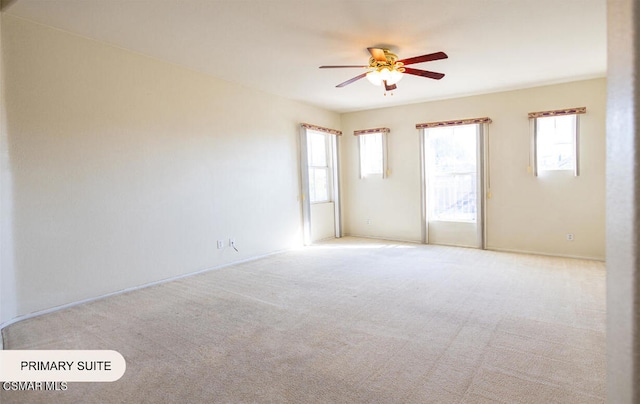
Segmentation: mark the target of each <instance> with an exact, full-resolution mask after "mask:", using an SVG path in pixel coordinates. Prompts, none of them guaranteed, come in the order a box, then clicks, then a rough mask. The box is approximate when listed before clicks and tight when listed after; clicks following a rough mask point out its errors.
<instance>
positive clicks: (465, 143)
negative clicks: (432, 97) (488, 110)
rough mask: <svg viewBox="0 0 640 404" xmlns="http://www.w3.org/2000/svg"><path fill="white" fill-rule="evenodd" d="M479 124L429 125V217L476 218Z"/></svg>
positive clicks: (451, 219) (470, 219) (432, 218)
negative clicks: (433, 126) (431, 126)
mask: <svg viewBox="0 0 640 404" xmlns="http://www.w3.org/2000/svg"><path fill="white" fill-rule="evenodd" d="M477 131H478V125H477V124H471V125H460V126H445V127H436V128H428V129H427V130H426V139H427V143H426V145H425V146H426V150H425V153H426V157H427V167H426V168H427V173H428V183H429V186H428V189H429V191H428V193H429V201H430V203H429V218H430V220H440V221H443V220H444V221H471V222H474V221H476V217H477V215H476V212H477V200H478V198H477V189H478V188H477V178H478V174H477V143H476V140H477Z"/></svg>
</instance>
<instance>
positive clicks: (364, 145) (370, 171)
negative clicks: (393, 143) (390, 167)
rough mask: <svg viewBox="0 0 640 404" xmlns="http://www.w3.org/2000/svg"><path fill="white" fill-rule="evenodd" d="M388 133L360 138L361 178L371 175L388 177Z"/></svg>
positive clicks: (364, 135) (372, 134) (377, 133)
mask: <svg viewBox="0 0 640 404" xmlns="http://www.w3.org/2000/svg"><path fill="white" fill-rule="evenodd" d="M385 135H386V133H384V132H375V133H368V134H363V135H359V136H358V139H359V140H358V141H359V142H360V178H365V177H367V176H369V175H381V176H382V177H383V178H384V177H386V170H387V167H386V154H387V153H386V136H385Z"/></svg>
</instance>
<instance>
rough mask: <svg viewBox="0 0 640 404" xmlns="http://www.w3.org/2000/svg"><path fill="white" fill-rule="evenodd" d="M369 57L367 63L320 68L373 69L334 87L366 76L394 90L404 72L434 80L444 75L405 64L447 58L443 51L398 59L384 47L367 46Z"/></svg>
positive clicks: (389, 89) (373, 82)
mask: <svg viewBox="0 0 640 404" xmlns="http://www.w3.org/2000/svg"><path fill="white" fill-rule="evenodd" d="M367 50H369V53H370V54H371V57H370V58H369V64H368V65H346V66H320V68H321V69H336V68H337V69H341V68H349V67H356V68H364V69H373V70H371V71H368V72H366V73H362V74H360V75H358V76H356V77H354V78H352V79H349V80H347V81H345V82H343V83H340V84H338V85H337V86H336V87H344V86H346V85H348V84H351V83H353V82H354V81H358V80H360V79H361V78H364V77H366V78H367V79H368V80H369V81H370V82H371V83H372V84H374V85H377V86H379V85H382V84H384V88H385V89H386V90H387V91H391V90H395V89H396V88H397V86H396V83H397V82H398V81H400V79H402V76H403V75H404V74H405V73H406V74H412V75H414V76H421V77H428V78H430V79H434V80H440V79H441V78H443V77H444V74H443V73H436V72H430V71H428V70H420V69H412V68H411V67H405V66H406V65H412V64H416V63H422V62H430V61H432V60H440V59H446V58H448V56H447V54H446V53H444V52H436V53H430V54H428V55H422V56H415V57H412V58H408V59H401V60H398V56H397V55H396V54H394V53H391V51H390V50H389V49H386V48H367Z"/></svg>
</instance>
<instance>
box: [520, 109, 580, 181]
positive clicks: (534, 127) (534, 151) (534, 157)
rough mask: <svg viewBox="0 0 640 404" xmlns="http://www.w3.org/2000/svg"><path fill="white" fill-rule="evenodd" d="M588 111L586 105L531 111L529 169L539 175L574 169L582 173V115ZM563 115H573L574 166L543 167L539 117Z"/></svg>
mask: <svg viewBox="0 0 640 404" xmlns="http://www.w3.org/2000/svg"><path fill="white" fill-rule="evenodd" d="M584 113H586V107H579V108H569V109H562V110H554V111H542V112H531V113H529V120H530V122H531V123H530V127H531V155H530V159H531V160H530V163H529V169H530V171H531V172H532V173H533V175H534V176H536V177H538V176H540V175H541V173H552V172H562V171H573V175H574V176H575V177H578V176H579V175H580V115H581V114H584ZM561 116H573V118H574V124H573V133H572V134H571V138H572V140H573V147H572V151H573V167H571V168H566V169H565V168H555V169H541V168H540V164H539V162H538V158H539V155H540V153H539V148H540V145H539V135H538V125H539V123H538V122H539V121H538V119H544V118H558V117H561Z"/></svg>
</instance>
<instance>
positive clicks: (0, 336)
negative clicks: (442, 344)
mask: <svg viewBox="0 0 640 404" xmlns="http://www.w3.org/2000/svg"><path fill="white" fill-rule="evenodd" d="M289 250H290V249H285V250H278V251H274V252H270V253H267V254H262V255H259V256H256V257H251V258H247V259H243V260H239V261H233V262H229V263H226V264H222V265H218V266H214V267H210V268H205V269H201V270H199V271H195V272H189V273H186V274H182V275H176V276H172V277H170V278H166V279H161V280H159V281H154V282H149V283H144V284H142V285H138V286H132V287H130V288H126V289H121V290H118V291H115V292H111V293H106V294H104V295H100V296H96V297H90V298H87V299H83V300H78V301H75V302H71V303H66V304H62V305H60V306H55V307H51V308H48V309H44V310H38V311H35V312H33V313H29V314H24V315H21V316H18V317H16V318H13V319H11V320H9V321H5V322H4V323H1V324H0V350H4V338H3V334H2V331H3V330H4V329H5V328H7V327H9V326H10V325H12V324H15V323H18V322H20V321H23V320H28V319H30V318H33V317H38V316H42V315H44V314H49V313H54V312H56V311H60V310H64V309H68V308H71V307H75V306H78V305H81V304H85V303H91V302H95V301H97V300H101V299H106V298H107V297H111V296H117V295H120V294H123V293H128V292H132V291H135V290H139V289H144V288H148V287H150V286H155V285H161V284H163V283H167V282H172V281H176V280H179V279H183V278H188V277H190V276H194V275H198V274H202V273H205V272H210V271H216V270H219V269H222V268H227V267H230V266H233V265H238V264H243V263H245V262H251V261H256V260H259V259H262V258H266V257H269V256H271V255H275V254H280V253H283V252H286V251H289Z"/></svg>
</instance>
